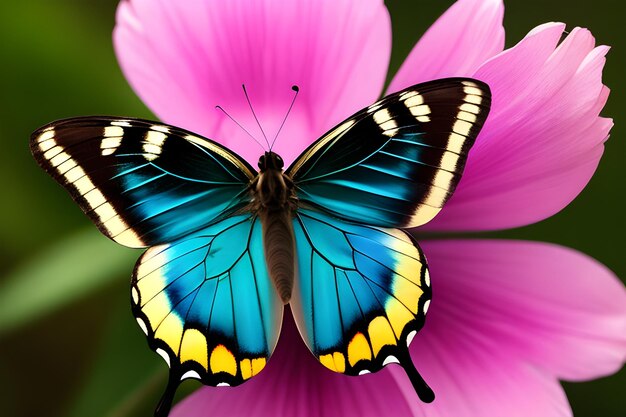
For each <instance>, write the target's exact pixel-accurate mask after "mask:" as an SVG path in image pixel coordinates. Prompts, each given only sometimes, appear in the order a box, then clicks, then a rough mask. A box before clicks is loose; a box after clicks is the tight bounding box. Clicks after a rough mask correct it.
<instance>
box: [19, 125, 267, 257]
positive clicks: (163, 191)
mask: <svg viewBox="0 0 626 417" xmlns="http://www.w3.org/2000/svg"><path fill="white" fill-rule="evenodd" d="M30 146H31V151H32V153H33V155H34V156H35V159H36V160H37V162H38V163H39V165H41V167H42V168H43V169H44V170H46V171H47V172H48V173H49V174H50V175H51V176H52V177H53V178H54V179H55V180H56V181H57V182H59V183H60V184H61V185H62V186H63V187H65V189H66V190H67V191H68V192H69V193H70V194H71V196H72V198H73V199H74V200H75V201H76V202H77V203H78V204H79V205H80V207H81V208H82V210H83V211H84V212H85V213H86V214H87V215H88V216H89V217H90V218H91V220H92V221H93V222H94V223H95V224H96V225H97V226H98V228H99V229H100V231H102V232H103V233H104V234H105V235H107V236H108V237H110V238H111V239H113V240H115V241H117V242H118V243H121V244H123V245H126V246H130V247H146V246H152V245H155V244H159V243H165V242H170V241H173V240H175V239H177V238H179V237H181V236H184V235H185V234H187V233H190V232H193V231H194V230H198V229H200V228H202V227H204V226H206V225H208V224H210V223H212V222H214V221H216V220H218V219H220V218H222V217H223V216H225V215H228V214H230V213H233V212H236V211H237V210H238V209H241V208H243V207H245V206H246V205H247V204H248V202H249V200H250V197H249V193H248V191H247V186H248V184H249V183H250V181H251V180H252V179H253V178H254V176H255V171H254V170H253V169H252V168H251V167H250V166H249V164H247V163H246V162H245V161H243V160H242V159H241V158H239V157H238V156H236V155H235V154H234V153H232V152H231V151H229V150H228V149H226V148H224V147H222V146H220V145H218V144H217V143H215V142H212V141H210V140H209V139H206V138H202V137H200V136H197V135H194V134H193V133H191V132H188V131H185V130H182V129H178V128H175V127H173V126H167V125H164V124H159V123H156V122H149V121H145V120H138V119H119V118H113V117H81V118H74V119H67V120H61V121H57V122H54V123H51V124H49V125H47V126H44V127H42V128H41V129H39V130H37V131H35V132H34V133H33V135H32V137H31V142H30Z"/></svg>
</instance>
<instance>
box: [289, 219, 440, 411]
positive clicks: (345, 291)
mask: <svg viewBox="0 0 626 417" xmlns="http://www.w3.org/2000/svg"><path fill="white" fill-rule="evenodd" d="M293 224H294V235H295V240H296V252H297V270H298V277H297V279H296V280H295V284H294V291H293V296H292V300H291V307H292V311H293V314H294V318H295V319H296V323H297V325H298V329H299V330H300V333H301V335H302V337H303V339H304V341H305V343H306V344H307V346H308V347H309V349H310V350H311V352H312V353H313V355H315V357H316V358H317V359H318V360H319V361H320V362H321V363H322V364H323V365H324V366H326V367H327V368H329V369H331V370H333V371H335V372H340V373H344V374H347V375H360V374H362V373H369V372H376V371H378V370H380V369H382V367H383V366H385V365H387V364H388V363H396V362H400V363H401V365H402V366H403V367H404V368H405V369H406V370H407V373H408V374H409V376H410V377H411V380H412V381H413V382H414V385H416V389H417V390H418V393H420V394H421V398H423V399H425V400H426V401H431V400H432V399H431V398H430V397H431V396H432V391H430V389H428V388H427V386H426V385H425V383H424V382H423V380H421V378H420V377H419V374H417V371H416V370H415V368H414V367H413V365H412V363H411V361H410V357H409V355H408V349H407V345H408V343H410V340H411V338H412V335H414V334H415V332H416V331H418V330H419V329H420V328H421V327H422V325H423V323H424V317H425V313H426V311H427V310H428V306H429V304H430V297H431V289H430V278H429V275H428V268H427V265H426V260H425V258H424V255H423V253H422V251H421V250H420V248H419V246H418V245H417V244H416V243H415V241H413V240H412V239H411V237H410V236H409V235H408V234H406V233H405V232H403V231H401V230H398V229H388V228H379V227H372V226H365V225H361V224H356V223H351V222H347V221H344V220H340V219H337V218H335V217H332V216H329V215H327V214H325V213H322V212H318V211H312V210H306V209H304V210H299V211H298V212H297V214H296V215H295V218H294V222H293Z"/></svg>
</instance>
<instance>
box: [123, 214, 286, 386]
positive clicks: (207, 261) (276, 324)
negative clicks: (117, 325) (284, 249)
mask: <svg viewBox="0 0 626 417" xmlns="http://www.w3.org/2000/svg"><path fill="white" fill-rule="evenodd" d="M261 236H262V232H261V224H260V221H259V220H258V219H256V218H253V217H250V215H249V214H248V215H236V216H232V217H229V218H228V219H226V220H223V221H220V222H218V223H215V224H213V225H211V226H209V227H206V228H204V229H202V230H200V231H198V232H195V233H193V234H190V235H187V236H185V237H184V238H182V239H180V240H178V241H176V242H173V243H168V244H164V245H159V246H155V247H152V248H150V249H149V250H147V251H146V252H145V253H144V255H143V256H142V257H141V258H140V259H139V261H138V262H137V266H136V267H135V271H134V273H133V279H132V285H131V295H132V297H131V298H132V306H133V314H134V315H135V317H136V319H137V321H138V323H139V325H140V327H141V328H142V330H143V331H144V333H146V336H147V337H148V343H149V345H150V347H151V348H152V349H153V350H154V351H156V352H157V353H159V354H160V355H161V356H162V357H163V358H164V359H165V360H166V362H167V363H168V365H169V367H170V375H171V377H170V385H173V386H170V388H169V389H168V390H169V391H170V393H173V390H175V387H176V386H177V385H178V383H180V381H181V380H183V379H186V378H195V379H199V380H201V381H202V382H203V383H204V384H206V385H212V386H217V385H225V384H227V385H232V386H234V385H239V384H241V383H243V382H244V381H246V380H247V379H249V378H251V377H252V376H254V375H256V374H257V373H258V372H260V371H261V369H263V367H264V366H265V364H266V362H267V360H268V359H269V357H270V355H271V353H272V352H273V350H274V347H275V346H276V342H277V340H278V335H279V332H280V327H281V323H282V312H283V303H282V301H281V300H280V298H279V297H278V295H277V293H276V291H275V290H274V288H273V284H272V282H271V281H270V279H269V277H268V272H267V268H266V265H265V258H264V256H263V243H262V240H261V239H262V237H261ZM172 381H173V382H172Z"/></svg>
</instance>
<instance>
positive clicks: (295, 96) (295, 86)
mask: <svg viewBox="0 0 626 417" xmlns="http://www.w3.org/2000/svg"><path fill="white" fill-rule="evenodd" d="M291 89H292V90H293V91H295V92H296V93H295V94H294V95H293V100H291V105H290V106H289V109H288V110H287V114H286V115H285V118H284V119H283V122H282V123H281V124H280V127H279V128H278V132H276V136H274V140H273V141H272V144H271V145H270V152H271V151H272V148H273V147H274V143H275V142H276V139H278V135H279V134H280V131H281V130H283V126H285V122H286V121H287V117H289V113H291V109H292V108H293V104H294V103H295V102H296V99H297V98H298V93H299V92H300V87H298V86H297V85H292V86H291Z"/></svg>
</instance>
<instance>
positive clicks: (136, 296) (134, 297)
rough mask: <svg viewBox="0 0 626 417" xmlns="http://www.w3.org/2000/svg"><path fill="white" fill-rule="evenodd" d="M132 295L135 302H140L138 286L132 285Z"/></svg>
mask: <svg viewBox="0 0 626 417" xmlns="http://www.w3.org/2000/svg"><path fill="white" fill-rule="evenodd" d="M130 295H131V297H132V298H133V304H139V293H138V292H137V288H135V287H132V288H131V290H130Z"/></svg>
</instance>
